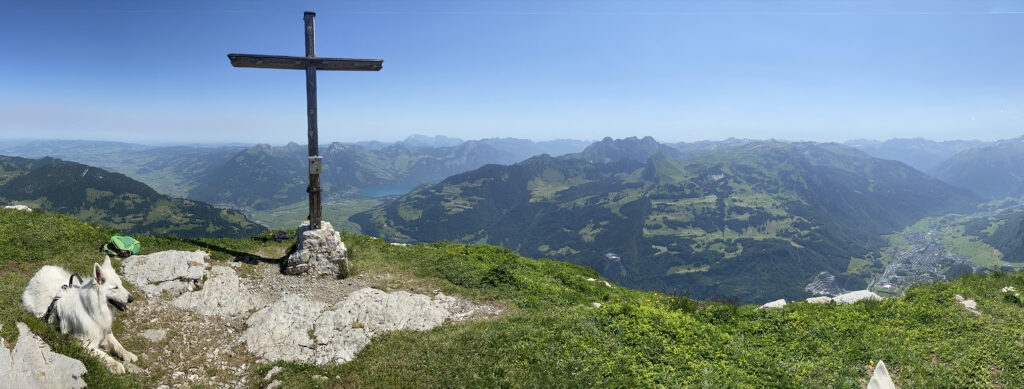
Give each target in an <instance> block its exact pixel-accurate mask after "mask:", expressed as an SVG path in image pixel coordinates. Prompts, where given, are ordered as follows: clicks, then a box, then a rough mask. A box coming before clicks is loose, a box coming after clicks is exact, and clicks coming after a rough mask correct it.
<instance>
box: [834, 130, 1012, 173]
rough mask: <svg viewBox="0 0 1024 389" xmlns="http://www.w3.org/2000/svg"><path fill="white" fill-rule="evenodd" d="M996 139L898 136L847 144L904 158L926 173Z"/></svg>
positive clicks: (878, 154)
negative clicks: (962, 152) (988, 140)
mask: <svg viewBox="0 0 1024 389" xmlns="http://www.w3.org/2000/svg"><path fill="white" fill-rule="evenodd" d="M991 144H992V142H984V141H977V140H951V141H943V142H937V141H933V140H928V139H922V138H913V139H906V138H894V139H889V140H886V141H877V140H866V139H861V140H851V141H848V142H845V143H844V145H846V146H850V147H853V148H857V149H859V150H861V151H863V152H865V153H867V154H868V155H870V156H872V157H875V158H881V159H891V160H894V161H900V162H903V163H905V164H907V165H910V166H913V167H914V168H915V169H917V170H920V171H922V172H926V171H928V170H930V169H932V168H934V167H935V166H938V165H939V164H940V163H942V162H943V161H945V160H946V159H949V158H950V157H952V156H953V155H955V154H956V153H959V152H961V151H964V150H968V149H972V148H978V147H985V146H988V145H991Z"/></svg>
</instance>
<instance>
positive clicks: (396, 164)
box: [188, 138, 586, 210]
mask: <svg viewBox="0 0 1024 389" xmlns="http://www.w3.org/2000/svg"><path fill="white" fill-rule="evenodd" d="M583 147H586V146H585V144H583V143H582V142H579V141H551V142H537V143H535V142H532V141H529V140H525V139H512V138H505V139H484V140H478V141H466V142H462V143H460V144H458V145H457V146H446V147H408V146H406V145H405V144H402V143H399V144H392V145H388V146H385V147H382V148H378V149H374V150H371V149H368V148H365V147H363V146H359V145H352V144H343V143H332V144H330V145H327V146H325V147H321V150H320V154H321V156H323V158H324V168H323V169H324V170H323V173H322V175H321V185H322V186H323V188H324V192H325V193H326V196H327V198H328V199H332V198H338V197H341V196H352V195H358V194H360V192H361V191H362V190H367V189H371V190H372V189H374V188H378V187H397V188H400V189H401V190H400V191H399V192H400V194H401V193H405V192H407V191H408V190H410V189H412V188H413V187H415V186H417V185H420V184H425V183H434V182H438V181H441V180H442V179H444V178H445V177H448V176H450V175H452V174H456V173H461V172H464V171H468V170H473V169H476V168H479V167H481V166H484V165H487V164H510V163H515V162H518V161H521V160H523V159H525V158H529V157H530V156H533V155H535V154H542V153H564V152H567V151H572V150H579V149H582V148H583ZM306 158H307V149H306V146H304V145H299V144H295V143H290V144H288V145H286V146H283V147H271V146H268V145H257V146H253V147H251V148H249V149H246V150H243V151H241V152H239V153H238V154H236V155H235V156H234V157H232V158H231V159H229V160H228V161H227V162H225V163H224V164H222V165H220V166H219V167H218V168H216V169H209V170H207V171H206V174H204V175H202V176H201V178H200V179H198V180H197V181H198V184H197V185H196V187H195V188H194V189H192V190H191V191H189V194H188V197H189V198H194V199H199V200H203V201H209V202H211V203H215V204H227V205H232V206H238V207H243V208H253V209H258V210H259V209H269V208H275V207H279V206H282V205H287V204H291V203H294V202H296V201H301V200H302V199H303V198H305V197H306V185H307V183H306V181H307V173H306V172H307V170H306V169H307V167H306V166H307V163H306Z"/></svg>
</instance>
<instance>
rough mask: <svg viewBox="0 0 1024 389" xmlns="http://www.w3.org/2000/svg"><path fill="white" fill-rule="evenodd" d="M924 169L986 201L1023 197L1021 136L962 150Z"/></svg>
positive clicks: (1023, 142) (1023, 154)
mask: <svg viewBox="0 0 1024 389" xmlns="http://www.w3.org/2000/svg"><path fill="white" fill-rule="evenodd" d="M928 172H929V173H930V174H931V175H933V176H935V177H938V178H939V179H941V180H943V181H946V182H948V183H950V184H953V185H957V186H961V187H964V188H970V189H971V190H973V191H975V192H976V193H978V194H980V195H982V196H983V197H984V198H986V199H989V200H998V199H1003V198H1006V197H1020V196H1024V137H1020V138H1016V139H1007V140H1003V141H999V142H996V143H995V144H992V145H989V146H985V147H979V148H973V149H968V150H964V151H962V152H960V153H958V154H956V155H954V156H953V157H951V158H949V159H947V160H946V161H943V162H942V163H941V164H939V165H937V166H935V167H934V168H932V169H931V170H929V171H928Z"/></svg>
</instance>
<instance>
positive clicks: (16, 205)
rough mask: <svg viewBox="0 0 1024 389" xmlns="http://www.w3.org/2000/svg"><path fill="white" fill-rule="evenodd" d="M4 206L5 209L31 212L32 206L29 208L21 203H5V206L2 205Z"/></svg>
mask: <svg viewBox="0 0 1024 389" xmlns="http://www.w3.org/2000/svg"><path fill="white" fill-rule="evenodd" d="M4 208H5V209H13V210H16V211H25V212H32V208H29V207H27V206H24V205H21V204H15V205H7V206H4Z"/></svg>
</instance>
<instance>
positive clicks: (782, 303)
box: [757, 299, 786, 309]
mask: <svg viewBox="0 0 1024 389" xmlns="http://www.w3.org/2000/svg"><path fill="white" fill-rule="evenodd" d="M785 306H786V299H778V300H775V301H772V302H770V303H765V304H764V305H762V306H760V307H758V308H757V309H767V308H782V307H785Z"/></svg>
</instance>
